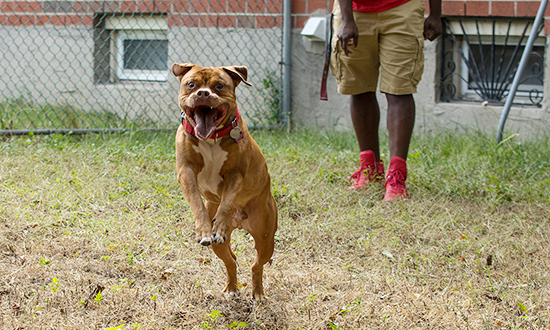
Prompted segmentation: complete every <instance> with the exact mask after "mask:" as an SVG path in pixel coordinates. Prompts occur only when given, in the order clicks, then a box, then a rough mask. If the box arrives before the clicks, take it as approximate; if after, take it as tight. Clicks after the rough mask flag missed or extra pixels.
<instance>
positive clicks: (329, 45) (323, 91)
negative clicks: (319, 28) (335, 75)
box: [320, 13, 334, 101]
mask: <svg viewBox="0 0 550 330" xmlns="http://www.w3.org/2000/svg"><path fill="white" fill-rule="evenodd" d="M333 17H334V14H333V13H330V19H329V33H328V35H329V36H328V39H327V43H326V48H325V66H324V68H323V77H322V78H321V93H320V99H321V100H323V101H328V95H327V77H328V69H329V66H330V55H331V53H332V19H333Z"/></svg>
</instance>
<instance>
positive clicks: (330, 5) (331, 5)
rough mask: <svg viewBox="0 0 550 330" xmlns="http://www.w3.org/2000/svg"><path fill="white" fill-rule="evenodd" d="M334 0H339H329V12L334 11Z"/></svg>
mask: <svg viewBox="0 0 550 330" xmlns="http://www.w3.org/2000/svg"><path fill="white" fill-rule="evenodd" d="M334 1H338V0H329V1H328V10H329V13H332V8H334Z"/></svg>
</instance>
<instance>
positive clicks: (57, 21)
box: [46, 15, 63, 25]
mask: <svg viewBox="0 0 550 330" xmlns="http://www.w3.org/2000/svg"><path fill="white" fill-rule="evenodd" d="M61 18H62V16H60V15H52V16H49V20H48V22H47V23H46V24H47V25H63V23H62V20H61Z"/></svg>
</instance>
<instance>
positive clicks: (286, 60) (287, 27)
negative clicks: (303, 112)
mask: <svg viewBox="0 0 550 330" xmlns="http://www.w3.org/2000/svg"><path fill="white" fill-rule="evenodd" d="M283 7H284V13H283V116H284V118H283V121H284V124H285V125H286V129H287V131H288V132H290V63H291V61H292V60H291V54H292V53H291V49H290V44H291V32H292V24H291V19H292V17H291V14H292V12H291V9H292V7H291V0H284V3H283Z"/></svg>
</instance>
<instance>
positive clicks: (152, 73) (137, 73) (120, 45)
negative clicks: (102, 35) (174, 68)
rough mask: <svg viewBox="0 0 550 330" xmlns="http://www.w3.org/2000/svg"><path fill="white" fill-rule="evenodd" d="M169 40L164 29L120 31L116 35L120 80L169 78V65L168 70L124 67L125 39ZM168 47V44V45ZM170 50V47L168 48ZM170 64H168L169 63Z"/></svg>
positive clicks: (162, 79) (160, 79)
mask: <svg viewBox="0 0 550 330" xmlns="http://www.w3.org/2000/svg"><path fill="white" fill-rule="evenodd" d="M137 39H140V40H168V36H167V34H166V33H165V32H163V31H154V32H142V31H133V30H121V31H118V33H117V36H116V56H115V58H116V60H115V62H116V76H117V78H118V80H138V81H166V80H167V79H168V74H169V72H168V67H166V70H145V69H125V68H124V41H125V40H137ZM166 47H167V48H168V44H167V46H166ZM167 51H168V49H167ZM167 65H168V64H167Z"/></svg>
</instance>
